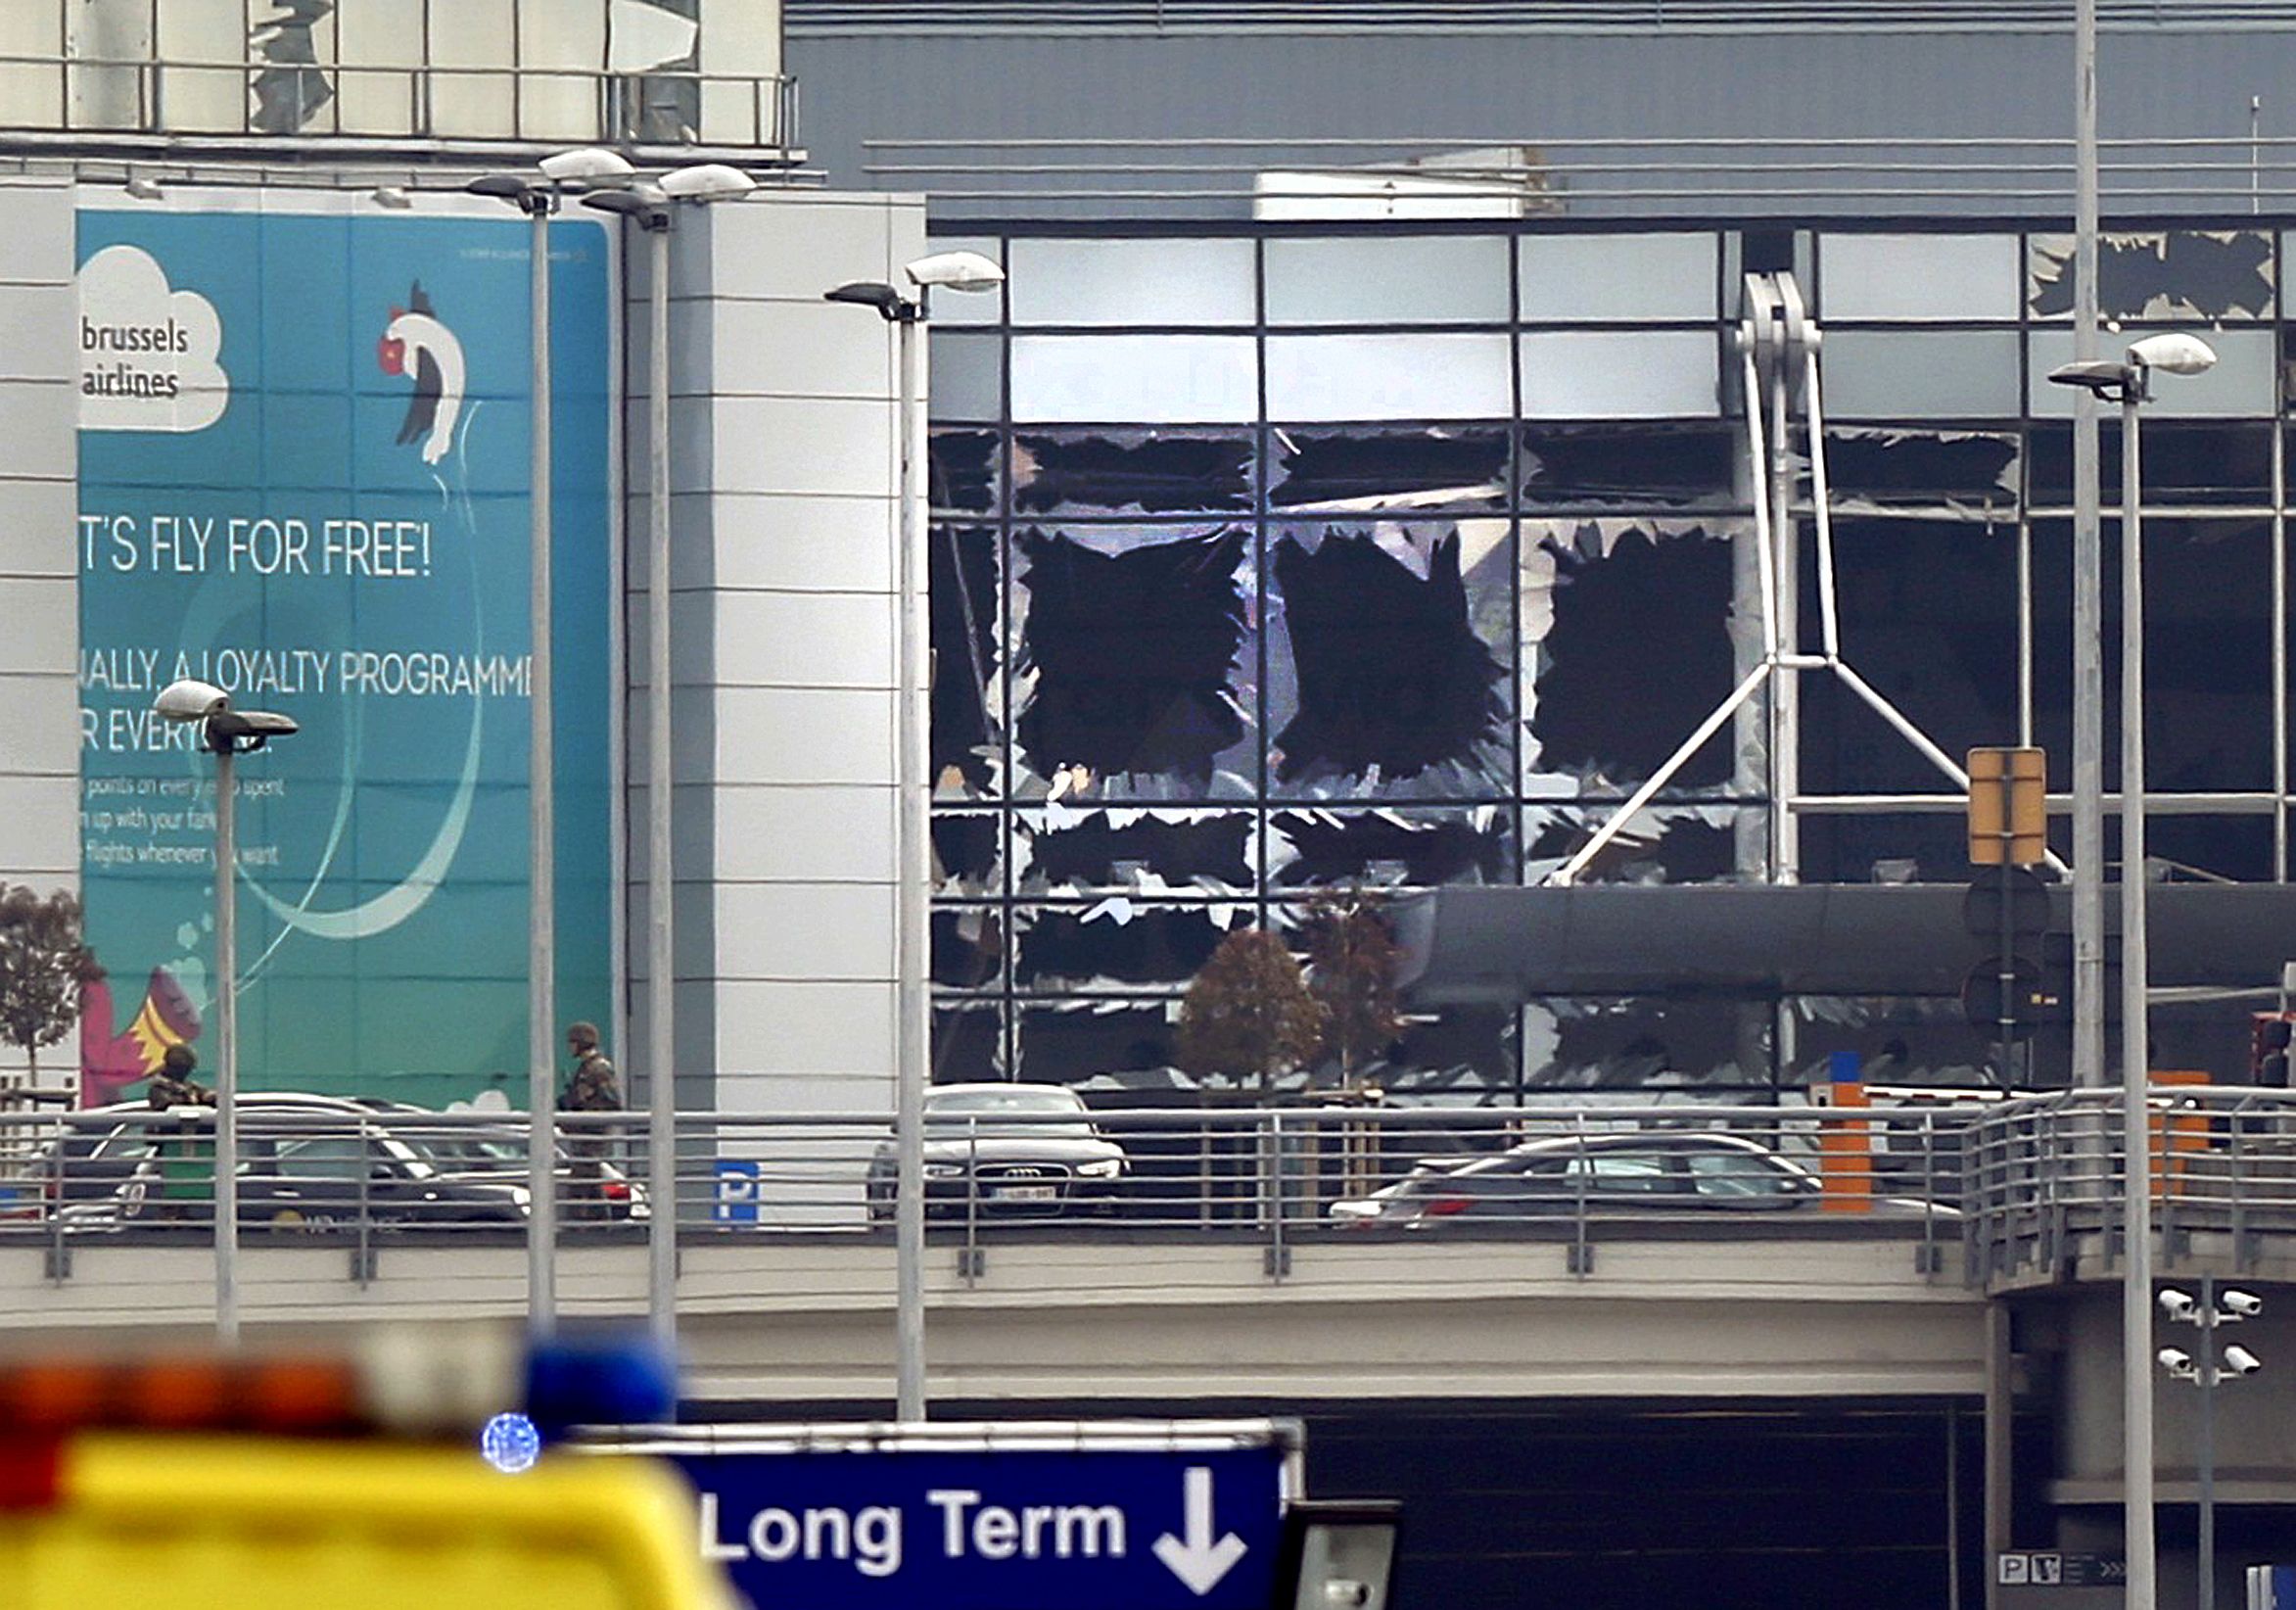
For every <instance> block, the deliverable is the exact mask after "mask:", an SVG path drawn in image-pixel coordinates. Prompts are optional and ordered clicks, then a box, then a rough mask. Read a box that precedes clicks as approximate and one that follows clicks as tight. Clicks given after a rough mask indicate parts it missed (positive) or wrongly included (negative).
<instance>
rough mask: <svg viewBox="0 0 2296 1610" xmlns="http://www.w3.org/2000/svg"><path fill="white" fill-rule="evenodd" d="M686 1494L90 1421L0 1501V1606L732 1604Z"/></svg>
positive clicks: (602, 1467) (27, 1609)
mask: <svg viewBox="0 0 2296 1610" xmlns="http://www.w3.org/2000/svg"><path fill="white" fill-rule="evenodd" d="M695 1537H696V1531H695V1520H694V1507H693V1499H692V1495H691V1493H690V1492H687V1490H686V1489H685V1488H684V1487H683V1485H682V1484H681V1483H680V1482H679V1479H678V1477H677V1476H676V1475H675V1474H674V1473H673V1472H671V1471H669V1470H667V1469H665V1468H663V1467H661V1466H658V1465H655V1464H653V1463H651V1462H650V1461H646V1460H641V1459H635V1458H632V1459H598V1458H558V1459H552V1458H549V1457H547V1456H545V1457H544V1458H543V1459H542V1461H541V1462H540V1463H539V1464H538V1465H537V1466H535V1468H533V1469H532V1470H529V1471H525V1472H523V1473H521V1474H518V1475H515V1476H510V1475H504V1474H502V1473H501V1472H499V1471H496V1470H494V1469H492V1467H490V1466H489V1465H488V1464H487V1463H486V1462H485V1461H484V1460H483V1459H481V1458H480V1457H479V1455H478V1453H477V1452H476V1451H475V1450H467V1451H466V1450H463V1449H456V1448H445V1447H439V1446H435V1445H434V1446H422V1445H409V1444H388V1443H365V1442H318V1441H311V1442H303V1441H284V1440H270V1439H262V1438H249V1437H199V1436H168V1435H157V1436H156V1435H148V1434H141V1433H135V1434H129V1433H90V1434H87V1435H85V1436H81V1437H76V1438H74V1439H72V1440H71V1441H70V1443H68V1444H66V1445H65V1447H64V1449H63V1455H62V1463H61V1467H60V1470H59V1480H58V1491H57V1493H56V1497H55V1501H54V1502H53V1504H51V1505H49V1506H46V1507H40V1508H31V1509H23V1510H13V1511H8V1512H0V1605H4V1606H7V1607H8V1610H99V1607H105V1606H111V1605H119V1606H122V1607H130V1606H132V1607H134V1610H321V1607H323V1610H482V1607H483V1610H726V1607H727V1606H729V1605H730V1604H731V1603H732V1602H733V1601H732V1599H731V1597H730V1592H729V1589H727V1588H726V1586H725V1584H724V1582H723V1580H722V1579H721V1578H719V1577H717V1576H716V1575H714V1574H713V1573H712V1572H711V1571H710V1570H709V1569H707V1568H706V1567H705V1566H704V1564H703V1562H702V1561H701V1559H700V1558H699V1551H698V1550H697V1549H696V1548H695V1546H694V1539H695Z"/></svg>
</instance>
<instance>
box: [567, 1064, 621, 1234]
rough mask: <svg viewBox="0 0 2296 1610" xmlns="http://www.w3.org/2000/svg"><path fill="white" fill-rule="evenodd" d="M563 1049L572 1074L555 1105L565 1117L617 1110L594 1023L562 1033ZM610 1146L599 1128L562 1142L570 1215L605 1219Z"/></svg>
mask: <svg viewBox="0 0 2296 1610" xmlns="http://www.w3.org/2000/svg"><path fill="white" fill-rule="evenodd" d="M566 1049H567V1050H568V1051H569V1052H570V1053H572V1054H573V1057H574V1075H573V1077H571V1078H569V1079H568V1080H567V1081H566V1088H565V1089H564V1090H563V1091H561V1092H560V1093H559V1097H558V1105H559V1107H560V1108H561V1109H562V1110H564V1111H565V1112H568V1113H619V1112H621V1111H622V1076H621V1075H620V1074H619V1073H617V1072H615V1071H614V1065H613V1064H612V1063H611V1062H608V1061H607V1060H606V1054H605V1053H604V1052H603V1051H600V1050H599V1049H598V1027H597V1025H596V1024H595V1023H575V1024H573V1025H571V1026H570V1027H569V1028H568V1029H567V1030H566ZM612 1147H613V1141H612V1140H611V1139H610V1138H609V1137H608V1136H607V1135H606V1134H605V1132H604V1131H603V1130H599V1129H585V1130H583V1131H581V1132H579V1133H577V1134H574V1135H572V1136H570V1137H569V1138H568V1139H567V1142H566V1153H567V1156H568V1157H569V1158H570V1159H572V1160H573V1163H574V1169H573V1173H574V1181H573V1184H574V1189H573V1192H572V1197H573V1202H572V1207H571V1215H570V1216H572V1217H575V1218H603V1217H605V1216H606V1214H607V1207H606V1201H605V1193H604V1191H603V1189H602V1187H603V1184H604V1180H605V1173H606V1155H607V1153H608V1152H609V1151H610V1150H611V1149H612Z"/></svg>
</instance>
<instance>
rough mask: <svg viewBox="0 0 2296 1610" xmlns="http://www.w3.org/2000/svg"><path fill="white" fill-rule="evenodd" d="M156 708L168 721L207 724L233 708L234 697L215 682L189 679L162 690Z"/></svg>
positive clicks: (156, 700) (154, 701) (154, 706)
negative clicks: (201, 722) (232, 699)
mask: <svg viewBox="0 0 2296 1610" xmlns="http://www.w3.org/2000/svg"><path fill="white" fill-rule="evenodd" d="M152 708H153V709H154V710H156V711H158V712H159V713H160V717H161V719H162V720H164V721H175V722H190V721H206V720H207V719H208V718H209V717H210V716H218V715H221V714H222V713H223V712H224V711H226V710H228V709H230V708H231V695H230V694H228V693H226V692H224V691H223V689H222V688H220V687H216V686H215V685H214V684H213V683H211V682H201V681H200V680H199V679H198V678H196V677H185V678H184V679H183V680H181V681H180V682H171V683H169V684H168V685H167V686H166V687H163V688H161V689H160V696H159V697H158V698H157V699H155V700H153V701H152Z"/></svg>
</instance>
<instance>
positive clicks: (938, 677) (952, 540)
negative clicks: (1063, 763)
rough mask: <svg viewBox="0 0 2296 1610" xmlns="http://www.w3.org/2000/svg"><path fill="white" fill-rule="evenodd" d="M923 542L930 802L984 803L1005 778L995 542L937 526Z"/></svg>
mask: <svg viewBox="0 0 2296 1610" xmlns="http://www.w3.org/2000/svg"><path fill="white" fill-rule="evenodd" d="M930 542H931V548H930V550H929V567H930V570H931V576H930V580H929V583H928V585H929V587H930V588H931V594H930V597H929V599H928V603H929V605H930V609H931V614H932V637H933V692H932V757H933V796H934V797H935V798H936V799H981V798H988V797H992V796H994V795H995V793H996V792H997V786H998V783H999V781H1001V779H1002V775H1003V772H1004V713H1005V689H1004V687H1003V682H1002V678H1001V677H1000V675H999V671H1000V665H999V662H998V656H997V643H998V632H997V619H998V606H999V601H1000V593H999V589H998V586H997V546H998V545H997V534H996V532H995V531H994V530H993V529H990V528H988V527H984V526H938V525H937V526H935V527H933V529H932V532H931V537H930Z"/></svg>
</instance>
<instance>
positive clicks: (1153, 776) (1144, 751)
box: [1013, 526, 1258, 801]
mask: <svg viewBox="0 0 2296 1610" xmlns="http://www.w3.org/2000/svg"><path fill="white" fill-rule="evenodd" d="M1013 558H1014V561H1015V565H1016V574H1015V576H1014V578H1013V582H1014V588H1013V600H1014V610H1015V613H1016V614H1017V615H1018V616H1019V617H1020V619H1019V622H1018V625H1017V632H1018V637H1019V648H1018V655H1019V663H1018V665H1017V667H1016V670H1015V674H1014V679H1013V700H1014V705H1015V709H1016V719H1015V733H1016V735H1017V737H1018V739H1019V756H1018V763H1019V765H1020V768H1021V772H1022V776H1021V777H1020V778H1019V779H1018V780H1016V781H1015V784H1014V790H1015V792H1016V793H1018V794H1021V795H1022V796H1023V797H1033V798H1044V797H1047V796H1048V795H1049V796H1050V797H1052V798H1054V799H1067V800H1075V801H1082V800H1107V799H1192V798H1205V797H1220V796H1230V797H1248V796H1250V795H1252V794H1254V793H1256V792H1257V774H1258V766H1257V763H1256V761H1255V759H1254V757H1253V751H1252V742H1253V738H1254V735H1255V729H1254V726H1253V716H1254V714H1255V712H1256V705H1257V699H1256V697H1255V696H1254V688H1255V687H1256V682H1257V671H1258V656H1257V648H1256V645H1255V643H1254V641H1253V632H1254V629H1255V627H1256V625H1257V622H1256V620H1255V619H1254V617H1255V616H1256V614H1257V610H1256V607H1255V594H1256V591H1257V577H1258V571H1257V564H1256V561H1255V555H1254V553H1253V543H1252V539H1251V534H1250V533H1249V532H1248V531H1246V530H1245V529H1243V528H1242V527H1236V526H1222V527H1215V528H1212V529H1210V530H1206V529H1204V528H1202V527H1200V526H1198V527H1171V528H1158V527H1139V526H1122V527H1118V526H1077V527H1072V528H1067V529H1063V530H1058V531H1054V530H1047V529H1042V528H1030V529H1026V530H1022V531H1020V532H1017V533H1015V535H1014V538H1013Z"/></svg>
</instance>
